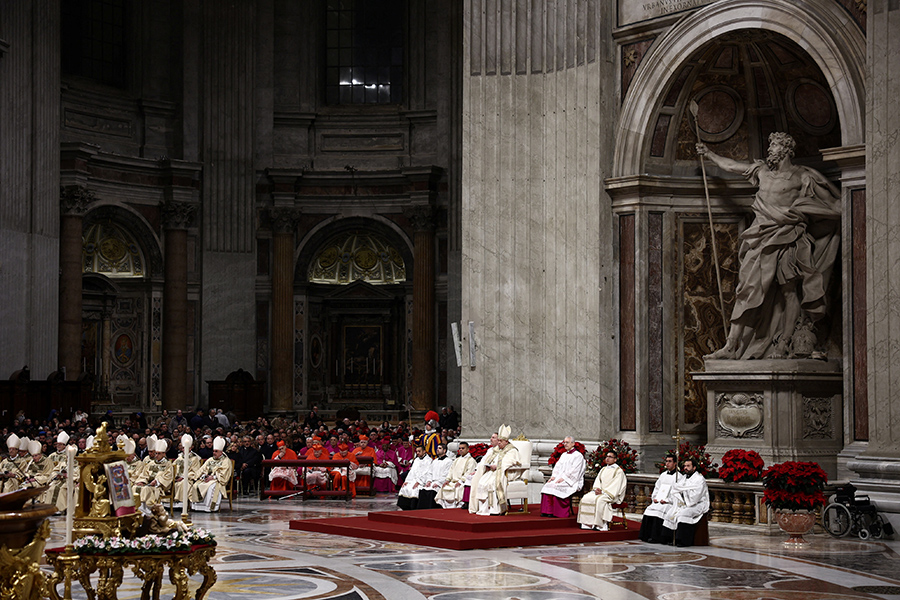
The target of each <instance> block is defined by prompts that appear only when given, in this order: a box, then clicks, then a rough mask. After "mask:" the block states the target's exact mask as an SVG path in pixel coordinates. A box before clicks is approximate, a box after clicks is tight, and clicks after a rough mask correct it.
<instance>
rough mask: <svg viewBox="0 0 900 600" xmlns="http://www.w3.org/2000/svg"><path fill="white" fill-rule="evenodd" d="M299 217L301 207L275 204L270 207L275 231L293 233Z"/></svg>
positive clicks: (270, 215) (270, 216)
mask: <svg viewBox="0 0 900 600" xmlns="http://www.w3.org/2000/svg"><path fill="white" fill-rule="evenodd" d="M299 218H300V209H298V208H294V207H293V206H274V207H272V208H270V209H269V219H270V220H271V222H272V231H274V232H275V233H293V232H294V228H295V227H296V226H297V219H299Z"/></svg>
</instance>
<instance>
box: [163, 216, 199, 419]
mask: <svg viewBox="0 0 900 600" xmlns="http://www.w3.org/2000/svg"><path fill="white" fill-rule="evenodd" d="M160 208H161V210H162V214H163V227H164V228H165V232H166V233H165V235H166V240H165V244H166V265H165V275H166V282H165V286H164V287H163V336H162V347H163V355H162V402H163V408H166V409H168V410H177V409H179V408H182V409H183V408H187V407H188V402H187V367H188V364H187V338H188V331H187V311H188V299H187V228H188V227H190V225H191V222H192V220H193V218H194V214H195V213H196V211H197V207H196V205H194V204H189V203H187V202H175V201H168V202H164V203H163V204H162V205H161V206H160Z"/></svg>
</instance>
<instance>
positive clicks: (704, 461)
mask: <svg viewBox="0 0 900 600" xmlns="http://www.w3.org/2000/svg"><path fill="white" fill-rule="evenodd" d="M666 454H675V448H672V449H671V450H669V451H668V452H667V453H666ZM688 458H689V459H691V461H692V462H693V463H694V467H696V469H697V472H698V473H700V474H701V475H703V476H704V477H707V478H709V477H715V476H716V467H718V466H719V465H717V464H716V463H714V462H713V461H712V457H711V456H710V455H709V453H708V452H707V451H706V444H700V445H697V446H695V445H694V444H692V443H690V442H688V441H684V442H681V443H680V444H678V470H679V471H681V470H682V469H684V461H685V460H686V459H688ZM656 468H657V469H659V472H660V473H662V472H663V469H665V468H666V466H665V463H661V462H658V463H656Z"/></svg>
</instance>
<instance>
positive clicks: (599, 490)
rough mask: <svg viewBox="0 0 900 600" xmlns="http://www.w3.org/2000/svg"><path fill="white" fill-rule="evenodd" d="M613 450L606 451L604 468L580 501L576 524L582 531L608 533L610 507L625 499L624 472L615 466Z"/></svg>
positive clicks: (611, 515)
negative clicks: (592, 530)
mask: <svg viewBox="0 0 900 600" xmlns="http://www.w3.org/2000/svg"><path fill="white" fill-rule="evenodd" d="M617 459H618V454H616V452H615V450H607V451H606V459H605V462H606V466H604V467H603V468H602V469H600V472H599V473H597V478H596V479H595V480H594V485H593V486H591V491H590V492H588V493H587V494H585V495H584V497H583V498H582V499H581V505H580V506H579V508H578V522H579V523H580V524H581V528H582V529H596V530H597V531H609V522H610V521H612V517H613V511H612V505H613V504H618V503H619V502H621V501H622V500H623V499H624V498H625V484H626V481H625V471H623V470H622V467H620V466H619V465H617V464H616V460H617Z"/></svg>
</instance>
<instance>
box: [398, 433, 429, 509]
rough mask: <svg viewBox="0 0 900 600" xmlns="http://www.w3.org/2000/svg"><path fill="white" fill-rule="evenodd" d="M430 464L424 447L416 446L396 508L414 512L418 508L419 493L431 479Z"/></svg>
mask: <svg viewBox="0 0 900 600" xmlns="http://www.w3.org/2000/svg"><path fill="white" fill-rule="evenodd" d="M431 463H432V458H431V457H430V456H428V455H427V454H426V453H425V446H416V458H415V459H413V462H412V466H411V467H410V469H409V473H407V474H406V479H405V480H404V481H403V485H402V486H401V487H400V494H399V497H398V498H397V506H399V507H400V508H401V509H402V510H416V509H417V508H418V507H419V491H420V490H421V489H422V488H424V487H425V482H426V481H428V478H429V477H431Z"/></svg>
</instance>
